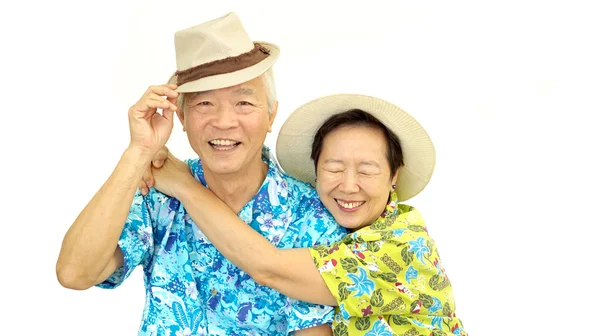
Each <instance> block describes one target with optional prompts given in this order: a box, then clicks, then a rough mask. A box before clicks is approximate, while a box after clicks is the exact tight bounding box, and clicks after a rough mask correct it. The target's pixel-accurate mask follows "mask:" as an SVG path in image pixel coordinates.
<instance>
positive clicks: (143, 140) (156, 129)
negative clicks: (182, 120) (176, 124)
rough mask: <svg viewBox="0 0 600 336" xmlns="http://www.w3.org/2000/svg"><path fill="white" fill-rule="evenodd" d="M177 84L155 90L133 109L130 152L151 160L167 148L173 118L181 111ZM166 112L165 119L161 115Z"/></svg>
mask: <svg viewBox="0 0 600 336" xmlns="http://www.w3.org/2000/svg"><path fill="white" fill-rule="evenodd" d="M176 88H177V86H176V85H175V84H166V85H158V86H151V87H149V88H148V90H146V92H145V93H144V95H143V96H142V98H140V100H139V101H138V102H137V103H135V105H133V106H132V107H130V108H129V132H130V136H131V142H130V144H129V147H130V148H135V149H136V150H139V151H141V152H142V153H144V154H147V155H148V157H153V156H154V155H155V154H156V152H157V151H158V150H159V149H160V148H162V147H164V146H165V144H166V143H167V140H169V136H171V131H172V129H173V115H174V112H175V111H176V110H177V106H176V101H177V97H178V95H179V93H177V92H176V91H174V90H175V89H176ZM158 109H162V115H161V114H160V113H158Z"/></svg>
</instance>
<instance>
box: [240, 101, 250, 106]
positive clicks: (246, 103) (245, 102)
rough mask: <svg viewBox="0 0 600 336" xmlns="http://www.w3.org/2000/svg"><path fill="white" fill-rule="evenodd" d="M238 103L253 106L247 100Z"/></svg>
mask: <svg viewBox="0 0 600 336" xmlns="http://www.w3.org/2000/svg"><path fill="white" fill-rule="evenodd" d="M238 105H245V106H251V105H252V104H251V103H250V102H247V101H241V102H239V103H238Z"/></svg>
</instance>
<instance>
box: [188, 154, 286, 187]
mask: <svg viewBox="0 0 600 336" xmlns="http://www.w3.org/2000/svg"><path fill="white" fill-rule="evenodd" d="M261 159H262V161H263V162H264V163H266V164H267V165H268V167H269V169H268V171H267V176H266V178H265V181H264V182H263V185H262V186H261V188H260V189H262V188H263V187H264V186H265V182H267V181H268V180H270V179H269V177H272V178H275V177H279V178H281V176H283V174H284V172H283V169H282V168H281V166H280V165H279V162H278V161H277V159H276V158H275V155H274V154H273V152H272V151H271V149H270V148H269V147H267V146H266V145H263V147H262V153H261ZM188 165H189V166H190V171H191V172H192V174H193V175H194V177H195V178H196V180H198V181H200V183H202V184H203V185H204V186H205V187H207V188H209V186H208V184H207V183H206V178H205V177H204V167H202V161H200V159H199V158H198V159H195V160H189V161H188ZM260 189H259V190H260Z"/></svg>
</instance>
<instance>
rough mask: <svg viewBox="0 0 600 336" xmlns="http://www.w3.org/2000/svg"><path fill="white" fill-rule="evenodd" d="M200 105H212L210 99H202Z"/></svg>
mask: <svg viewBox="0 0 600 336" xmlns="http://www.w3.org/2000/svg"><path fill="white" fill-rule="evenodd" d="M198 105H204V106H209V105H212V104H211V103H210V102H209V101H201V102H199V103H198Z"/></svg>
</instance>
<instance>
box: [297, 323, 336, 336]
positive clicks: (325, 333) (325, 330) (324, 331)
mask: <svg viewBox="0 0 600 336" xmlns="http://www.w3.org/2000/svg"><path fill="white" fill-rule="evenodd" d="M321 335H322V336H330V335H333V331H332V330H331V327H330V326H329V324H321V325H320V326H316V327H312V328H306V329H302V330H297V331H295V332H294V336H321Z"/></svg>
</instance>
